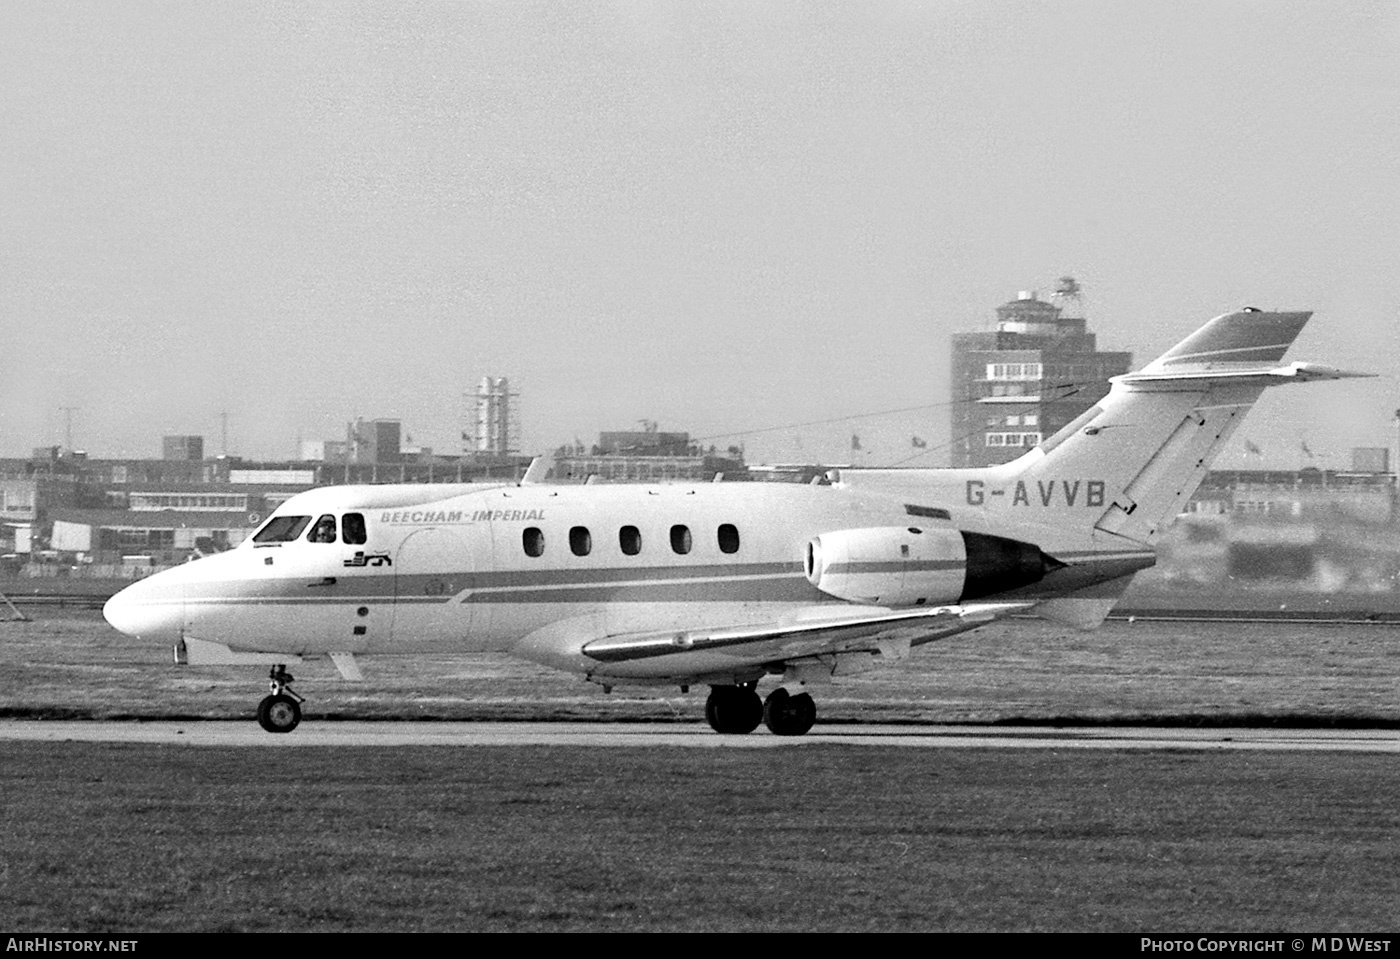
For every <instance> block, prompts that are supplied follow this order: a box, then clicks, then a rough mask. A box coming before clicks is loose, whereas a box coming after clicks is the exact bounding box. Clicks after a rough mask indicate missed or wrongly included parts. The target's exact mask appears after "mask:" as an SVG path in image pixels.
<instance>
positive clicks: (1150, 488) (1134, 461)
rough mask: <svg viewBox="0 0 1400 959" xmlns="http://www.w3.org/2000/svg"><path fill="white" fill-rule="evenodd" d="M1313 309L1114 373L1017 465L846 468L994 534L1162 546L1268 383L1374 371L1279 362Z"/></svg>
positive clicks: (1216, 323)
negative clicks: (1160, 540)
mask: <svg viewBox="0 0 1400 959" xmlns="http://www.w3.org/2000/svg"><path fill="white" fill-rule="evenodd" d="M1311 315H1312V314H1311V313H1266V312H1261V311H1258V310H1242V311H1239V312H1236V313H1227V314H1225V315H1224V316H1219V317H1216V318H1215V319H1213V320H1211V321H1210V322H1209V323H1207V324H1206V325H1205V326H1203V327H1201V328H1200V329H1199V330H1197V331H1196V332H1195V333H1193V334H1191V335H1190V336H1188V337H1187V338H1186V339H1184V340H1182V341H1181V342H1180V343H1178V344H1177V345H1176V346H1174V347H1172V348H1171V349H1170V350H1168V351H1167V352H1166V353H1163V354H1162V355H1161V356H1160V357H1158V358H1157V359H1155V360H1153V361H1152V362H1151V363H1149V364H1148V365H1147V366H1145V367H1143V369H1142V370H1141V371H1139V372H1137V373H1129V374H1126V375H1123V376H1116V377H1114V378H1113V380H1112V383H1113V387H1112V389H1111V390H1110V391H1109V393H1108V395H1107V396H1105V397H1104V398H1103V399H1102V400H1100V401H1099V403H1098V404H1097V405H1095V406H1094V407H1093V408H1092V409H1090V410H1088V411H1087V412H1085V413H1084V414H1083V415H1081V416H1080V417H1078V418H1077V419H1076V420H1074V421H1073V422H1072V423H1070V424H1069V425H1067V426H1065V427H1064V428H1063V429H1061V430H1060V431H1059V432H1057V433H1055V434H1054V435H1053V436H1051V437H1050V438H1049V439H1047V440H1045V441H1044V442H1043V443H1042V444H1041V445H1040V446H1038V447H1036V448H1035V449H1033V450H1031V451H1030V452H1028V453H1026V454H1025V455H1024V456H1022V457H1020V458H1019V459H1017V460H1014V461H1012V462H1010V463H1006V464H1003V465H1001V466H994V467H988V468H985V469H946V470H868V471H864V470H862V471H843V472H842V474H841V476H840V478H839V481H840V482H841V483H842V484H843V485H850V486H870V487H875V488H880V487H884V488H890V489H898V490H899V491H901V492H905V493H908V494H910V495H913V494H914V493H915V492H917V493H918V494H919V495H921V496H923V497H925V498H926V499H928V498H933V499H935V500H936V501H935V502H934V503H931V505H948V506H952V507H963V509H962V510H960V511H959V512H961V513H963V515H964V516H968V517H970V518H972V519H973V520H974V521H976V522H980V523H982V524H985V527H986V528H988V529H989V530H990V531H994V532H995V531H1005V530H1012V531H1016V530H1020V531H1022V533H1021V535H1020V536H1019V537H1018V538H1021V539H1032V540H1034V541H1035V542H1037V543H1038V545H1040V546H1041V547H1042V548H1044V549H1046V550H1048V551H1051V552H1053V551H1054V549H1055V548H1057V547H1058V548H1067V549H1073V548H1081V549H1082V548H1085V547H1088V548H1093V549H1111V548H1114V544H1118V545H1120V546H1121V545H1124V540H1131V541H1133V542H1135V543H1138V544H1146V545H1150V544H1152V542H1153V541H1154V540H1155V539H1156V538H1157V536H1158V535H1159V533H1160V532H1161V531H1162V530H1163V529H1164V528H1165V527H1166V526H1167V525H1169V524H1170V522H1171V520H1172V519H1173V518H1174V517H1175V516H1176V514H1177V513H1178V512H1179V511H1180V510H1181V508H1182V507H1183V506H1184V504H1185V502H1186V500H1187V499H1189V498H1190V496H1191V494H1192V493H1194V492H1195V491H1196V487H1197V486H1199V485H1200V482H1201V480H1202V479H1204V477H1205V474H1206V471H1207V470H1208V469H1209V468H1210V464H1211V462H1212V460H1214V459H1215V457H1216V456H1217V455H1218V454H1219V453H1220V451H1221V449H1222V448H1223V447H1224V445H1225V443H1226V441H1228V440H1229V438H1230V436H1231V434H1232V433H1234V431H1235V430H1236V429H1237V428H1238V427H1239V425H1240V423H1241V422H1242V421H1243V420H1244V416H1245V414H1246V413H1247V412H1248V411H1249V408H1250V407H1251V406H1253V405H1254V402H1255V400H1257V399H1258V398H1259V395H1260V394H1261V393H1262V392H1263V390H1264V388H1265V387H1266V386H1273V385H1278V384H1282V383H1296V382H1306V381H1310V380H1315V379H1340V378H1342V377H1348V376H1357V375H1364V374H1355V373H1343V372H1341V371H1339V370H1334V369H1331V368H1328V367H1322V366H1317V365H1314V364H1308V363H1292V364H1290V365H1287V366H1278V365H1277V364H1278V363H1279V361H1281V360H1282V358H1283V354H1284V352H1285V351H1286V350H1287V349H1288V347H1289V346H1290V345H1292V343H1293V340H1294V339H1295V338H1296V337H1297V335H1298V333H1299V331H1301V330H1302V328H1303V325H1304V324H1305V323H1306V322H1307V321H1308V319H1309V317H1311ZM1027 527H1031V528H1032V529H1028V528H1027ZM1031 534H1033V535H1031ZM1012 535H1014V532H1013V534H1012Z"/></svg>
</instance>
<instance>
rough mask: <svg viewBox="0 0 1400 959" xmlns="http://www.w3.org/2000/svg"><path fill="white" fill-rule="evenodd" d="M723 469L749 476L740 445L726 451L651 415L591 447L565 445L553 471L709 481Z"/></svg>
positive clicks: (629, 479)
mask: <svg viewBox="0 0 1400 959" xmlns="http://www.w3.org/2000/svg"><path fill="white" fill-rule="evenodd" d="M720 474H723V477H724V478H725V479H740V478H742V479H747V478H748V474H747V470H746V468H745V466H744V460H743V454H742V453H741V452H740V451H739V450H738V449H737V448H730V449H729V450H726V451H725V454H723V455H721V454H719V453H718V452H717V451H716V450H715V448H714V447H713V446H711V447H708V448H706V447H702V446H700V445H699V444H698V443H695V442H693V441H692V440H691V438H690V434H689V433H666V432H662V431H661V430H659V429H658V428H657V424H656V423H654V422H652V421H650V420H643V421H642V429H640V430H621V431H609V432H603V433H599V434H598V442H597V443H596V444H595V445H594V446H592V447H591V448H585V447H583V446H581V445H580V446H572V447H570V446H565V447H561V448H560V449H558V450H556V451H555V454H554V474H553V475H554V478H555V480H556V481H557V482H562V483H568V482H603V483H665V482H677V481H681V480H703V481H706V482H709V481H711V480H713V479H714V478H715V476H717V475H720Z"/></svg>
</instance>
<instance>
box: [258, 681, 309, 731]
mask: <svg viewBox="0 0 1400 959" xmlns="http://www.w3.org/2000/svg"><path fill="white" fill-rule="evenodd" d="M268 678H269V680H270V681H269V683H268V686H269V687H270V688H271V690H272V694H271V695H270V696H267V697H265V698H264V699H263V701H262V702H260V703H258V725H259V726H261V727H262V728H263V729H265V730H267V731H268V732H270V733H289V732H291V731H292V730H293V729H296V728H297V724H298V723H300V722H301V704H302V703H303V702H305V701H306V700H305V697H303V696H298V695H297V694H296V693H295V692H293V691H292V688H291V684H292V683H293V682H294V680H293V679H292V674H291V673H289V672H287V667H285V666H281V665H278V666H274V667H272V672H271V673H269V674H268Z"/></svg>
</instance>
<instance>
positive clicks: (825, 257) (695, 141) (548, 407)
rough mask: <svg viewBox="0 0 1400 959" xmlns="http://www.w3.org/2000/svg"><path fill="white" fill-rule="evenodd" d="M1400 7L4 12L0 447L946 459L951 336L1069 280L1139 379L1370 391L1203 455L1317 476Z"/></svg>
mask: <svg viewBox="0 0 1400 959" xmlns="http://www.w3.org/2000/svg"><path fill="white" fill-rule="evenodd" d="M1398 10H1400V5H1397V4H1396V3H1394V2H1355V3H1349V2H1311V3H1287V2H1277V0H1269V2H1263V0H1261V2H1250V3H1246V2H1237V3H1232V2H1223V0H1208V2H1200V3H1169V2H1159V3H1150V4H1147V3H1139V2H1122V3H1089V2H1083V3H1074V2H1059V3H1040V2H1024V3H1018V2H1002V0H975V2H967V3H962V2H929V3H917V2H906V3H895V2H888V3H835V2H811V3H787V2H770V3H758V2H736V3H725V4H714V3H703V2H702V3H695V2H685V3H674V4H665V3H577V2H569V3H542V4H530V3H521V2H498V3H480V2H456V3H454V2H436V3H408V2H384V3H360V2H340V0H337V2H333V3H283V2H277V3H255V2H236V3H219V4H214V3H202V2H177V3H134V2H121V0H102V2H93V3H60V2H52V0H39V2H22V0H6V2H5V3H4V4H3V5H0V84H3V86H2V87H0V91H3V95H0V211H3V229H0V253H2V255H3V265H0V337H2V339H0V357H2V358H3V359H0V455H11V456H15V455H28V453H29V451H30V449H31V448H33V447H35V446H39V445H46V444H54V443H62V442H63V441H64V433H65V425H66V420H65V413H64V412H63V410H62V408H64V407H72V408H76V411H75V412H74V413H73V414H72V416H73V427H74V441H75V445H76V446H78V447H79V448H86V449H88V450H89V451H91V453H92V454H93V455H96V456H119V455H126V456H158V455H159V454H160V437H161V436H162V435H164V434H167V433H197V434H203V435H204V436H205V437H206V447H205V448H206V451H208V452H209V453H210V454H213V453H217V452H219V451H220V448H221V445H222V444H221V438H220V437H221V420H220V417H221V414H222V413H224V412H227V415H228V423H229V447H230V449H229V452H231V453H233V454H236V455H245V456H252V457H259V458H290V457H292V456H293V455H294V454H295V451H296V445H297V440H298V438H299V437H304V438H308V439H311V438H334V437H336V436H338V435H343V432H344V424H345V422H346V420H348V419H351V418H353V417H355V416H363V417H366V418H374V417H393V418H398V419H401V420H402V421H403V424H404V429H405V432H407V433H409V434H411V435H412V437H413V439H414V441H415V442H417V443H422V444H426V445H429V446H432V447H434V448H436V449H437V450H439V451H441V452H456V451H458V450H459V448H460V443H459V441H458V440H457V435H458V433H459V431H460V429H461V426H462V423H463V420H464V415H465V410H466V407H465V405H464V400H463V394H464V393H465V392H466V391H468V390H470V389H472V388H473V387H474V385H475V384H476V383H477V382H478V381H479V380H480V378H481V377H482V376H483V375H486V374H491V375H496V376H508V377H510V378H511V381H512V384H513V385H514V386H515V387H516V388H517V389H518V390H519V391H520V393H521V397H520V410H521V419H522V425H523V427H524V430H523V437H524V449H525V450H526V451H535V450H538V449H542V448H550V447H553V446H556V445H559V444H561V443H566V442H572V441H573V440H574V439H575V438H579V439H582V440H584V441H585V442H588V443H591V442H593V441H594V440H595V438H596V434H597V433H598V432H599V431H600V430H612V429H629V428H634V426H635V424H636V423H637V421H638V420H640V419H643V418H646V419H651V420H656V421H659V422H660V424H661V427H662V429H672V430H687V431H689V432H690V433H692V434H693V435H696V436H700V437H713V440H711V441H712V442H714V443H715V444H716V445H718V446H721V447H724V446H727V445H729V444H730V443H731V442H743V443H744V445H745V446H746V448H747V451H748V456H749V459H750V461H753V462H763V461H769V462H775V461H784V460H786V461H791V460H809V461H813V460H815V461H826V462H832V461H848V460H850V459H851V458H852V456H853V454H852V453H851V451H850V436H851V434H852V433H853V432H855V433H859V434H861V436H862V438H863V443H862V445H863V446H864V447H865V450H864V451H863V452H862V453H860V454H855V455H856V456H857V460H856V461H857V462H862V463H868V464H871V465H877V464H878V465H883V464H889V463H896V462H904V461H907V462H908V463H909V465H943V464H945V463H946V462H947V451H946V448H942V447H943V445H944V444H945V443H946V442H947V440H948V439H949V436H948V411H947V408H946V406H945V405H944V404H946V402H947V400H948V398H949V395H948V393H949V390H948V358H947V350H948V344H949V336H950V334H952V333H953V332H956V331H960V330H969V329H985V328H989V327H990V325H991V322H992V319H993V316H994V314H993V310H994V308H995V307H996V306H997V305H998V304H1000V303H1002V302H1004V301H1006V300H1008V299H1011V298H1012V297H1014V296H1015V295H1016V292H1017V291H1018V290H1022V289H1040V290H1042V291H1043V292H1048V291H1049V290H1050V289H1051V288H1052V287H1053V284H1054V281H1055V279H1056V278H1057V277H1059V276H1061V275H1063V274H1072V275H1074V276H1075V277H1077V278H1078V279H1079V280H1080V282H1081V283H1082V284H1083V285H1084V289H1085V305H1086V307H1087V311H1088V315H1089V320H1090V327H1091V329H1093V330H1095V331H1096V332H1097V333H1098V334H1099V342H1100V347H1101V348H1106V349H1114V350H1131V351H1132V352H1133V353H1134V354H1135V356H1136V361H1137V363H1138V365H1141V363H1143V362H1146V361H1147V360H1148V359H1150V358H1151V357H1152V356H1154V355H1156V354H1157V353H1159V352H1161V351H1162V350H1164V349H1166V348H1167V347H1169V346H1170V345H1171V344H1172V343H1173V342H1175V341H1176V340H1179V339H1180V338H1182V337H1183V336H1185V335H1186V334H1187V333H1189V332H1190V331H1191V330H1192V329H1194V328H1195V327H1196V326H1198V325H1199V324H1200V323H1202V322H1204V321H1205V320H1207V319H1209V318H1210V317H1212V316H1214V315H1216V314H1219V313H1222V312H1226V311H1228V310H1231V309H1234V308H1236V307H1238V306H1242V305H1255V306H1259V307H1264V308H1285V309H1311V310H1315V311H1316V312H1317V315H1316V317H1315V318H1314V320H1313V322H1312V324H1311V325H1310V326H1309V328H1308V329H1306V330H1305V331H1304V333H1303V335H1302V337H1301V338H1300V339H1299V342H1298V345H1297V346H1296V347H1295V348H1294V351H1293V353H1291V354H1290V358H1294V359H1310V360H1315V361H1319V362H1324V363H1329V364H1332V365H1337V366H1343V367H1352V368H1361V369H1369V370H1372V371H1375V372H1379V373H1383V374H1385V375H1384V376H1383V377H1381V378H1379V379H1375V380H1366V381H1352V382H1345V383H1339V384H1329V385H1322V386H1314V387H1310V388H1297V389H1292V388H1286V389H1284V390H1281V391H1275V392H1274V393H1273V394H1270V396H1269V397H1267V398H1266V400H1265V401H1263V402H1261V403H1260V405H1259V406H1258V407H1257V408H1256V410H1255V412H1254V413H1253V414H1252V416H1251V419H1250V420H1249V421H1248V422H1247V423H1246V425H1245V426H1244V428H1243V429H1242V430H1241V432H1240V434H1238V436H1237V438H1236V440H1235V442H1234V445H1233V446H1232V448H1231V449H1230V451H1228V452H1227V454H1226V455H1225V456H1224V457H1223V458H1222V460H1221V461H1220V463H1219V465H1224V466H1231V465H1235V466H1242V465H1256V466H1258V465H1265V466H1277V467H1289V468H1294V467H1298V466H1302V465H1327V466H1339V467H1345V466H1347V465H1348V464H1349V451H1350V448H1351V447H1353V446H1365V445H1387V444H1391V443H1393V442H1394V439H1395V420H1394V416H1395V410H1396V408H1397V406H1400V395H1398V394H1397V389H1396V381H1395V379H1394V377H1393V376H1392V375H1391V374H1392V370H1393V369H1394V368H1395V366H1396V361H1397V355H1398V354H1400V337H1397V321H1398V320H1400V315H1398V314H1400V310H1397V302H1400V298H1398V297H1397V294H1398V293H1400V291H1397V290H1396V287H1397V285H1400V16H1398V15H1397V11H1398ZM919 407H922V409H910V408H919ZM885 410H907V411H906V412H903V413H897V414H890V415H884V416H866V415H865V414H870V413H877V412H879V411H885ZM814 421H833V422H826V423H823V424H821V425H812V426H805V427H802V428H798V429H793V428H789V429H778V428H777V427H785V426H789V425H790V424H797V423H808V422H814ZM761 430H762V431H764V432H749V433H748V434H747V435H744V436H740V435H732V434H739V433H743V432H745V431H761ZM913 434H918V435H920V436H922V437H924V438H926V439H927V440H929V445H930V452H929V454H928V455H925V456H922V457H919V458H917V459H913V460H910V459H909V457H910V455H911V454H912V453H914V452H915V451H914V450H912V449H911V448H910V441H909V437H910V436H911V435H913ZM1246 439H1249V440H1251V441H1252V442H1254V443H1255V444H1256V445H1258V446H1260V447H1261V448H1263V449H1264V450H1265V454H1266V455H1265V457H1264V458H1263V460H1260V459H1258V458H1254V459H1248V458H1246V456H1245V454H1244V452H1243V447H1244V442H1245V440H1246ZM1303 443H1306V444H1307V446H1308V448H1309V449H1310V450H1311V451H1312V452H1313V453H1314V454H1315V455H1316V457H1317V458H1316V460H1313V461H1308V460H1306V459H1305V458H1304V457H1303V454H1302V453H1301V447H1302V444H1303Z"/></svg>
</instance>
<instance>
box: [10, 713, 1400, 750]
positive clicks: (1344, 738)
mask: <svg viewBox="0 0 1400 959" xmlns="http://www.w3.org/2000/svg"><path fill="white" fill-rule="evenodd" d="M0 740H10V741H31V742H33V741H38V742H53V743H60V742H111V743H159V744H168V745H184V746H196V747H197V746H245V747H262V748H265V749H295V748H298V747H304V746H459V747H469V746H588V747H617V746H624V747H649V746H690V747H695V748H709V749H775V748H791V747H794V746H811V745H830V744H836V745H845V746H902V747H908V748H916V749H968V748H977V749H1055V750H1070V749H1073V750H1083V749H1132V750H1189V751H1273V752H1278V751H1295V752H1299V751H1330V752H1366V753H1400V731H1396V730H1336V729H1199V728H1189V729H1188V728H1169V727H1090V728H1083V727H1073V728H1069V727H1051V726H1019V727H1016V728H1015V729H1007V728H1005V727H988V726H908V725H879V726H875V725H823V726H818V727H816V728H815V729H814V730H813V731H812V732H811V733H809V734H807V735H806V736H801V737H796V738H788V737H783V736H774V735H771V734H770V733H768V732H767V731H766V730H764V729H762V728H760V729H759V730H758V731H757V732H755V733H753V734H751V735H748V736H721V735H719V734H717V733H715V732H713V731H711V730H710V729H709V727H707V726H704V725H702V724H698V723H696V724H672V723H664V724H663V723H625V724H620V723H583V722H564V723H500V722H472V723H463V722H432V723H424V722H321V723H317V722H307V723H303V724H302V725H301V726H300V727H299V728H298V729H296V730H295V731H294V732H291V733H289V734H284V735H273V734H271V733H265V732H263V731H262V729H260V728H259V727H258V725H257V724H256V723H254V722H252V721H251V720H248V721H237V722H235V721H187V722H170V721H160V722H97V721H45V720H11V721H4V722H0Z"/></svg>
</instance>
